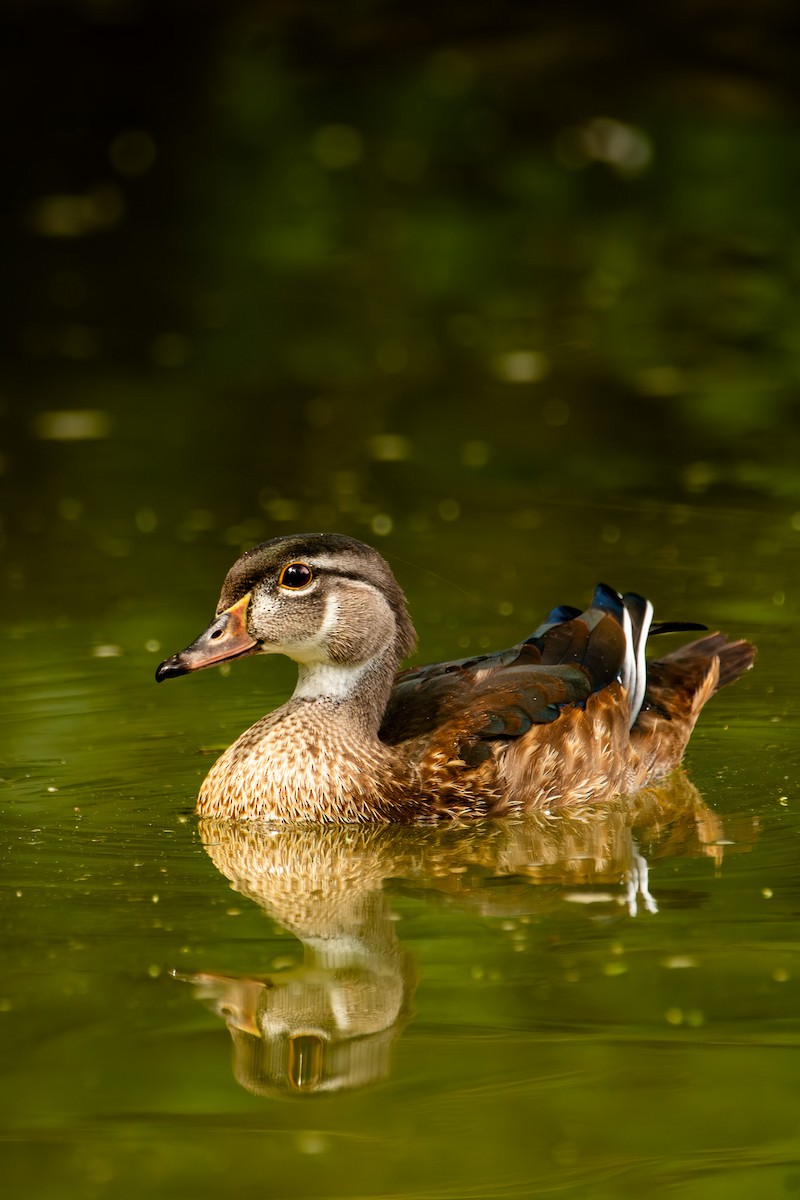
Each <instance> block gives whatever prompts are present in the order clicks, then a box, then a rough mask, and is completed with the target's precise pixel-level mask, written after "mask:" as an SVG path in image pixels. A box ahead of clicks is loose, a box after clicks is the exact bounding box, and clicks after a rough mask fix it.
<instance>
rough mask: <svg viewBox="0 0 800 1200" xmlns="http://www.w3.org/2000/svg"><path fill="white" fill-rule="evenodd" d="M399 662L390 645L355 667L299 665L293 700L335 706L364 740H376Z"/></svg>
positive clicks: (394, 650) (324, 664)
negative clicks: (365, 738)
mask: <svg viewBox="0 0 800 1200" xmlns="http://www.w3.org/2000/svg"><path fill="white" fill-rule="evenodd" d="M398 661H399V656H398V653H397V650H396V648H395V646H394V645H389V646H386V647H385V648H384V649H383V650H382V651H381V652H379V653H378V654H376V655H375V656H374V657H373V658H370V659H368V660H367V661H366V662H363V663H357V664H355V665H344V664H339V663H331V662H301V663H298V678H297V686H296V688H295V690H294V693H293V695H292V700H293V701H295V700H303V701H306V702H311V703H314V702H317V703H320V704H324V705H325V706H326V707H328V708H330V707H331V706H333V707H335V709H336V714H337V717H338V718H339V719H340V720H342V721H344V722H346V723H347V724H348V725H350V726H351V728H354V729H356V728H357V729H358V730H359V732H360V733H361V735H362V736H364V737H367V738H370V739H372V738H377V736H378V730H379V728H380V724H381V720H382V719H383V714H384V713H385V711H386V705H387V703H388V701H389V695H390V693H391V690H392V687H393V685H394V677H395V673H396V671H397V667H398Z"/></svg>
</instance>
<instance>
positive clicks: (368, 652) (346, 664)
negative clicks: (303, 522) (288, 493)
mask: <svg viewBox="0 0 800 1200" xmlns="http://www.w3.org/2000/svg"><path fill="white" fill-rule="evenodd" d="M414 642H415V635H414V628H413V626H412V624H411V619H410V617H409V615H408V611H407V609H406V603H405V597H404V596H403V593H402V591H401V590H400V587H399V586H398V584H397V581H396V580H395V578H394V576H393V574H392V572H391V570H390V568H389V566H388V564H387V563H386V562H385V561H384V559H383V558H382V557H381V556H380V554H378V552H377V551H376V550H373V549H372V547H371V546H367V545H365V544H364V543H363V542H358V541H356V540H355V539H353V538H348V537H344V536H342V535H340V534H329V533H320V534H299V535H295V536H291V537H279V538H273V539H272V540H271V541H268V542H263V543H262V544H261V545H260V546H256V547H255V548H254V549H252V550H248V551H247V553H246V554H243V555H242V557H241V558H240V559H238V561H237V562H235V563H234V564H233V566H232V567H231V569H230V571H229V572H228V574H227V576H226V578H225V582H224V584H223V586H222V593H221V595H220V599H219V604H218V606H217V615H216V616H215V618H214V620H213V621H212V622H211V624H210V625H209V626H208V628H207V629H206V630H204V632H203V633H201V634H200V636H199V637H198V638H197V639H196V640H195V641H194V642H192V643H191V645H190V646H187V647H186V649H185V650H181V651H180V653H178V654H173V655H172V657H171V658H168V659H166V660H165V661H164V662H162V663H161V665H160V666H159V668H158V670H157V671H156V679H157V680H158V682H159V683H160V682H162V681H163V680H165V679H173V678H175V677H177V676H178V675H185V674H187V673H188V672H189V671H196V670H199V669H200V668H202V667H210V666H215V665H216V664H217V663H223V662H229V661H230V660H231V659H234V658H244V657H245V656H246V655H250V654H285V655H287V656H288V657H289V658H292V659H294V660H295V662H297V663H299V664H300V665H301V675H302V674H303V673H304V672H303V668H306V671H305V674H306V675H309V673H312V674H315V675H319V673H320V668H321V669H322V670H323V671H327V674H328V675H329V676H330V675H332V673H333V674H335V673H336V672H337V669H338V671H340V672H342V671H343V672H345V673H347V672H351V673H352V672H353V670H354V669H355V670H356V671H358V670H360V669H363V668H366V667H367V666H368V665H369V664H370V663H373V662H376V661H377V660H381V661H384V660H388V661H387V662H386V666H387V669H388V668H389V666H390V669H391V674H392V675H393V674H394V671H395V670H396V667H397V665H398V663H399V662H400V661H401V660H402V659H403V658H404V657H405V656H406V655H407V654H408V653H410V651H411V650H412V649H413V647H414ZM309 669H313V671H311V672H310V671H309Z"/></svg>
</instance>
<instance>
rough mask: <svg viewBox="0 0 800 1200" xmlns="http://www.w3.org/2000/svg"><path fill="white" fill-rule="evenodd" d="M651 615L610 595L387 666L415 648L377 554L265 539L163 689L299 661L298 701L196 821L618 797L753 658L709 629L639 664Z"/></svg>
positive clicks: (331, 543) (219, 768)
mask: <svg viewBox="0 0 800 1200" xmlns="http://www.w3.org/2000/svg"><path fill="white" fill-rule="evenodd" d="M652 617H653V606H652V604H651V603H650V602H649V601H648V600H644V599H643V598H642V597H641V596H638V595H636V594H635V593H633V592H628V593H626V594H625V595H620V594H619V593H618V592H615V591H614V590H613V589H612V588H609V587H607V586H606V585H604V584H600V585H598V587H597V588H596V589H595V592H594V595H593V597H592V601H591V604H590V606H589V607H588V608H587V609H586V610H585V611H584V612H581V610H580V609H577V608H572V607H569V606H567V605H560V606H559V607H558V608H555V609H553V611H552V612H551V613H550V614H549V615H548V617H547V618H546V620H545V621H544V622H543V623H542V624H541V625H540V626H539V628H538V629H536V630H535V631H534V632H533V633H532V634H531V635H530V637H528V638H526V639H525V640H524V641H522V642H519V643H518V644H517V645H515V646H512V647H511V648H510V649H508V650H502V651H499V652H497V653H494V654H482V655H479V656H477V657H473V658H467V659H462V660H458V661H453V662H445V663H437V664H435V665H431V666H422V667H412V668H410V669H409V670H405V671H402V672H400V673H399V674H398V673H397V671H398V667H399V665H400V663H401V662H402V660H403V659H404V658H405V657H406V656H407V655H408V654H409V653H410V652H411V651H412V650H413V648H414V645H415V641H416V638H415V633H414V627H413V625H412V623H411V619H410V617H409V615H408V611H407V608H406V602H405V597H404V595H403V593H402V591H401V589H400V587H399V585H398V584H397V581H396V580H395V578H394V575H393V574H392V572H391V570H390V568H389V566H388V564H387V563H386V562H385V561H384V559H383V558H382V557H381V556H380V554H378V553H377V551H376V550H374V549H372V547H370V546H367V545H364V544H363V543H362V542H358V541H356V540H354V539H353V538H349V537H344V536H341V535H339V534H325V533H323V534H300V535H295V536H289V537H278V538H273V539H272V540H271V541H267V542H264V543H262V544H261V545H260V546H256V547H255V548H254V549H252V550H249V551H247V553H246V554H243V555H242V557H241V558H240V559H239V560H238V561H237V562H235V563H234V565H233V566H232V567H231V569H230V571H229V572H228V575H227V577H226V579H225V582H224V584H223V587H222V594H221V596H220V601H219V605H218V607H217V615H216V617H215V618H214V620H213V621H212V622H211V624H210V625H209V626H208V628H207V629H206V630H205V632H204V633H202V634H201V635H200V637H199V638H197V640H196V641H194V642H193V643H192V644H191V645H190V646H188V647H187V649H185V650H182V651H181V652H180V653H179V654H175V655H173V656H172V657H171V658H168V659H166V661H165V662H163V663H162V664H161V665H160V667H159V668H158V670H157V672H156V679H157V680H158V681H161V680H164V679H171V678H173V677H175V676H178V675H184V674H186V673H187V672H189V671H195V670H198V669H199V668H201V667H209V666H212V665H214V664H216V663H222V662H229V661H230V660H231V659H234V658H242V657H244V656H245V655H249V654H256V653H258V654H286V655H288V656H289V657H290V658H292V659H294V660H295V662H296V663H297V664H298V672H299V674H298V681H297V686H296V688H295V691H294V694H293V695H292V697H291V699H290V700H289V701H288V702H287V703H286V704H284V705H282V706H281V707H280V708H278V709H276V710H275V711H274V712H271V713H268V714H267V715H266V716H264V717H262V718H261V720H259V721H257V722H256V723H255V725H253V726H252V727H251V728H250V729H248V730H247V731H246V732H245V733H243V734H242V735H241V736H240V737H239V738H238V739H237V740H236V741H235V742H234V743H233V745H232V746H230V747H229V748H228V749H227V750H226V751H225V753H224V754H223V755H222V756H221V757H220V758H219V759H218V760H217V762H216V763H215V764H214V766H213V767H212V768H211V770H210V771H209V773H208V775H207V776H206V779H205V781H204V783H203V785H202V788H201V790H200V795H199V798H198V802H197V811H198V813H199V814H200V815H201V816H205V817H225V818H230V819H244V818H252V819H262V820H283V819H286V820H293V821H330V822H357V821H361V822H386V821H396V822H419V821H431V820H437V819H441V818H467V817H487V816H488V817H497V816H505V815H507V814H511V813H519V812H521V811H524V810H530V809H552V808H553V807H554V806H557V805H560V804H565V803H584V802H595V801H601V800H604V799H609V798H610V797H612V796H614V795H615V794H622V795H628V794H632V793H634V792H636V791H638V790H639V789H640V788H642V787H644V786H646V785H647V784H648V783H650V782H651V781H653V780H655V779H658V778H660V777H661V776H664V775H666V774H667V773H668V772H670V771H671V770H672V769H673V768H674V767H676V766H677V765H678V763H679V762H680V760H681V757H682V755H683V752H684V749H685V747H686V744H687V742H688V740H689V735H690V734H691V731H692V728H693V727H694V724H695V721H696V720H697V717H698V715H699V713H700V710H701V708H702V707H703V705H704V704H705V703H706V701H707V700H708V699H709V698H710V697H711V696H712V695H713V694H714V692H716V691H717V690H718V689H719V688H720V687H722V686H724V685H725V684H727V683H732V682H733V681H734V680H735V679H737V678H738V677H739V676H740V675H741V674H742V673H743V672H744V671H746V670H747V669H748V668H749V667H751V666H752V664H753V659H754V655H755V649H754V647H753V646H751V645H750V644H749V643H748V642H746V641H735V642H730V641H728V639H727V638H726V637H725V636H724V635H723V634H720V633H713V634H709V635H708V636H706V637H703V638H701V639H700V640H699V641H695V642H692V643H691V644H690V645H687V646H683V647H681V648H680V649H679V650H676V651H673V652H672V653H671V654H667V655H666V656H665V657H663V658H661V659H658V660H656V661H650V662H645V643H646V641H647V638H648V635H649V634H652V633H657V632H668V631H674V630H676V629H681V630H683V629H704V628H705V626H702V625H695V624H685V623H678V624H675V623H668V624H663V623H662V624H661V625H653V624H652Z"/></svg>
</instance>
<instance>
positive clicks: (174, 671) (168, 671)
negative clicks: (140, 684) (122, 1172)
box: [156, 654, 189, 683]
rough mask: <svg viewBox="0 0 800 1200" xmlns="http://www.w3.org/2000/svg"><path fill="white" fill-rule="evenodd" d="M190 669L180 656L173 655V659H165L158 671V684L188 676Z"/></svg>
mask: <svg viewBox="0 0 800 1200" xmlns="http://www.w3.org/2000/svg"><path fill="white" fill-rule="evenodd" d="M188 671H189V668H188V667H187V666H186V664H185V663H184V661H183V658H182V657H181V655H180V654H173V656H172V658H165V659H164V661H163V662H162V663H161V665H160V666H159V668H158V670H157V671H156V683H163V682H164V680H165V679H177V678H178V676H179V675H186V674H188Z"/></svg>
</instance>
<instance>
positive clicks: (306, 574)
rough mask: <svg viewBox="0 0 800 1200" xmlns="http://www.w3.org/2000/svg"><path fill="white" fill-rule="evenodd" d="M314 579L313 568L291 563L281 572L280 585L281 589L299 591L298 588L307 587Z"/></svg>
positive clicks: (303, 564)
mask: <svg viewBox="0 0 800 1200" xmlns="http://www.w3.org/2000/svg"><path fill="white" fill-rule="evenodd" d="M313 578H314V574H313V572H312V570H311V568H310V567H307V566H306V564H305V563H289V565H288V567H284V568H283V570H282V571H281V577H280V579H279V580H278V583H279V584H280V586H281V587H285V588H291V589H292V591H297V590H298V588H304V587H307V586H308V585H309V583H311V580H312V579H313Z"/></svg>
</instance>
